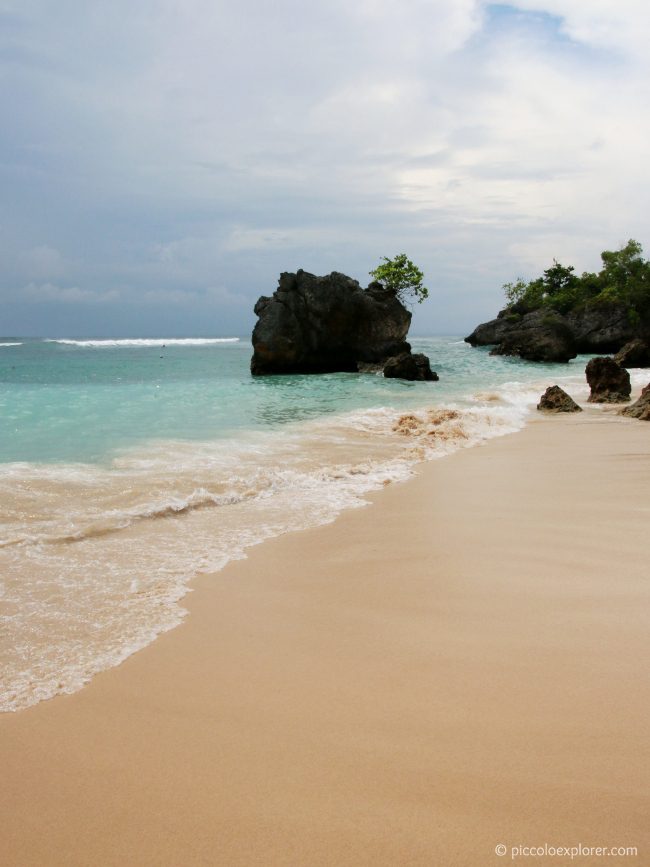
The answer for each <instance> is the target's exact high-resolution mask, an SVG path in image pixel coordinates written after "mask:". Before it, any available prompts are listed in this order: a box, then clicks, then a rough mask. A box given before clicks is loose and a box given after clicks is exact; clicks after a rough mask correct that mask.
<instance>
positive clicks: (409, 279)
mask: <svg viewBox="0 0 650 867" xmlns="http://www.w3.org/2000/svg"><path fill="white" fill-rule="evenodd" d="M370 276H371V277H374V278H375V280H378V281H379V282H380V283H382V284H383V285H384V286H386V288H387V289H392V291H393V292H394V293H395V295H396V296H397V297H398V298H399V300H400V301H401V302H402V303H406V302H408V301H410V300H411V299H412V298H415V300H416V301H417V302H418V304H421V303H422V302H423V301H424V300H425V298H428V297H429V290H428V289H427V288H426V286H424V285H423V282H422V281H423V280H424V274H423V273H422V271H421V270H420V269H419V268H418V267H417V265H414V264H413V262H411V260H410V259H409V258H407V256H406V253H399V254H398V255H397V256H395V258H394V259H389V258H387V257H386V256H383V257H382V263H381V265H378V266H377V267H376V268H375V270H374V271H371V272H370Z"/></svg>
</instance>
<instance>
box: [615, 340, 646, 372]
mask: <svg viewBox="0 0 650 867" xmlns="http://www.w3.org/2000/svg"><path fill="white" fill-rule="evenodd" d="M614 361H615V362H616V363H617V364H620V365H621V367H650V346H649V345H648V344H647V343H646V341H645V340H641V338H639V337H637V338H635V339H634V340H630V342H629V343H626V344H625V346H624V347H623V348H622V349H621V350H619V352H617V353H616V355H615V356H614Z"/></svg>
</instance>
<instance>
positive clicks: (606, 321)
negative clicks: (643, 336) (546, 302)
mask: <svg viewBox="0 0 650 867" xmlns="http://www.w3.org/2000/svg"><path fill="white" fill-rule="evenodd" d="M566 321H567V324H568V326H569V328H570V329H571V331H572V332H573V335H574V337H575V341H576V346H577V349H578V352H586V353H591V352H594V353H596V352H597V353H599V354H602V353H606V352H618V350H619V349H620V348H621V347H622V346H624V345H625V344H626V343H627V342H628V340H632V338H633V337H635V336H636V335H637V333H638V330H639V326H638V325H635V324H634V323H633V322H632V321H631V320H630V317H629V314H628V310H627V308H626V307H625V305H624V304H621V303H620V302H616V301H612V302H610V303H602V302H601V303H599V304H591V305H588V306H586V307H583V308H582V309H580V310H575V311H572V312H571V313H567V315H566Z"/></svg>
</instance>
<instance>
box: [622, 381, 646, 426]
mask: <svg viewBox="0 0 650 867" xmlns="http://www.w3.org/2000/svg"><path fill="white" fill-rule="evenodd" d="M621 415H629V416H630V417H631V418H638V419H640V420H641V421H650V383H648V385H646V387H645V388H644V389H643V391H642V392H641V396H640V397H639V399H638V400H635V401H634V403H633V404H631V405H630V406H626V407H625V409H622V410H621Z"/></svg>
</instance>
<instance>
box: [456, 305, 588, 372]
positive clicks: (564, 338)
mask: <svg viewBox="0 0 650 867" xmlns="http://www.w3.org/2000/svg"><path fill="white" fill-rule="evenodd" d="M497 321H498V320H497ZM470 336H471V335H470ZM490 354H491V355H518V356H519V357H520V358H524V359H526V360H527V361H559V362H566V361H569V360H570V359H572V358H575V357H576V349H575V341H574V340H573V335H572V333H571V330H570V329H569V327H568V325H567V324H566V320H565V319H564V317H562V316H560V315H559V314H557V313H552V312H549V311H547V310H535V311H533V312H532V313H526V314H525V315H524V316H522V317H521V319H520V320H518V321H517V322H516V323H515V322H511V323H509V325H508V329H507V330H506V331H505V333H503V334H502V336H501V339H500V341H499V344H498V346H496V347H495V348H494V349H493V350H492V352H491V353H490Z"/></svg>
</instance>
